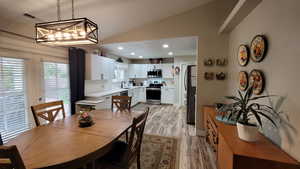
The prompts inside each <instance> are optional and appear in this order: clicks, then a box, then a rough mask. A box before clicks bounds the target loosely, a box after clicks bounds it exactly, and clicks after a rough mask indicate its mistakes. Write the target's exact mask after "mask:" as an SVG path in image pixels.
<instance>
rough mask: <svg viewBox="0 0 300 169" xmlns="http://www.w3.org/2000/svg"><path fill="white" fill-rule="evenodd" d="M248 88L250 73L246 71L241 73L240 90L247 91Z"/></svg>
mask: <svg viewBox="0 0 300 169" xmlns="http://www.w3.org/2000/svg"><path fill="white" fill-rule="evenodd" d="M247 88H248V73H247V72H246V71H241V72H240V73H239V89H240V90H241V91H245V90H247Z"/></svg>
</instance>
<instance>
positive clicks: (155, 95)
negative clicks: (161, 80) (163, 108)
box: [146, 84, 162, 104]
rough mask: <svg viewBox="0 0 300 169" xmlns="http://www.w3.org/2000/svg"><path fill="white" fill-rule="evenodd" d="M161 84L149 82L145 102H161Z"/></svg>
mask: <svg viewBox="0 0 300 169" xmlns="http://www.w3.org/2000/svg"><path fill="white" fill-rule="evenodd" d="M161 86H162V84H150V85H149V87H147V88H146V99H147V103H150V104H160V103H161Z"/></svg>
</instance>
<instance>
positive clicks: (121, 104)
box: [111, 96, 132, 112]
mask: <svg viewBox="0 0 300 169" xmlns="http://www.w3.org/2000/svg"><path fill="white" fill-rule="evenodd" d="M131 98H132V97H129V96H112V98H111V111H114V106H115V107H116V109H117V110H116V111H121V112H123V111H128V112H130V109H131Z"/></svg>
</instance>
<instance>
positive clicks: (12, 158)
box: [0, 146, 26, 169]
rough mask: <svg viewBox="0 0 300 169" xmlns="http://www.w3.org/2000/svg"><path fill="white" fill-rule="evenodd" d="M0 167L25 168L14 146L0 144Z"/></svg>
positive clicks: (8, 168)
mask: <svg viewBox="0 0 300 169" xmlns="http://www.w3.org/2000/svg"><path fill="white" fill-rule="evenodd" d="M0 168H1V169H2V168H5V169H26V168H25V165H24V162H23V160H22V158H21V155H20V153H19V151H18V149H17V147H16V146H0Z"/></svg>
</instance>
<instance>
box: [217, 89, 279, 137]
mask: <svg viewBox="0 0 300 169" xmlns="http://www.w3.org/2000/svg"><path fill="white" fill-rule="evenodd" d="M252 90H253V88H252V87H249V88H248V90H247V91H246V92H244V94H243V93H242V92H240V91H238V96H226V97H225V98H226V99H229V100H232V101H233V102H232V103H230V104H227V105H224V106H222V108H221V111H222V112H227V114H226V116H227V119H231V118H232V117H234V119H235V120H236V122H237V130H238V136H239V138H240V139H242V140H245V141H249V142H251V141H256V140H257V138H258V134H259V133H258V127H259V126H260V127H263V123H264V122H265V121H263V120H262V118H265V119H266V120H269V121H270V122H271V123H272V124H273V125H274V126H275V127H276V126H277V125H276V123H275V121H274V119H277V118H278V117H279V113H277V112H276V110H274V109H273V108H272V107H271V106H268V105H264V104H260V103H258V102H257V101H258V100H261V99H263V98H269V97H272V95H265V96H253V92H252ZM253 120H255V121H256V123H253Z"/></svg>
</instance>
